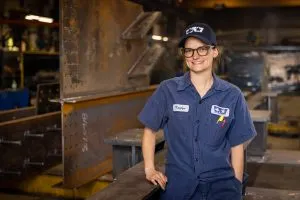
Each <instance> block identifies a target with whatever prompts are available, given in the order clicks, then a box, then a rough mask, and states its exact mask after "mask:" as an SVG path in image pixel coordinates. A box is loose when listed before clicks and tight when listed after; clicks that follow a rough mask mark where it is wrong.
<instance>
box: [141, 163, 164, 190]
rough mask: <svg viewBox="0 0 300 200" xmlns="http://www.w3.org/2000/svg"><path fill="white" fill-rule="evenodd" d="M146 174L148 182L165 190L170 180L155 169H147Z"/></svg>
mask: <svg viewBox="0 0 300 200" xmlns="http://www.w3.org/2000/svg"><path fill="white" fill-rule="evenodd" d="M145 174H146V179H147V180H148V181H150V182H152V183H153V184H154V185H157V184H159V185H160V187H161V188H162V189H163V190H165V188H166V184H167V182H168V178H167V177H166V176H165V175H164V174H163V173H161V172H160V171H157V170H155V169H154V168H146V169H145Z"/></svg>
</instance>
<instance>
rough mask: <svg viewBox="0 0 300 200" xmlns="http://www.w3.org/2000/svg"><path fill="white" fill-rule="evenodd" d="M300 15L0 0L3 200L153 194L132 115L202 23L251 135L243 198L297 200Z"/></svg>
mask: <svg viewBox="0 0 300 200" xmlns="http://www.w3.org/2000/svg"><path fill="white" fill-rule="evenodd" d="M299 19H300V0H273V1H262V0H88V1H82V0H43V1H41V0H1V1H0V199H1V200H14V199H18V200H41V199H46V200H58V199H62V200H65V199H80V200H81V199H87V200H106V199H109V200H115V199H120V200H127V199H128V200H129V199H130V200H140V199H153V200H154V199H158V194H159V188H158V187H156V186H154V185H151V184H150V183H149V182H147V181H146V180H145V177H144V173H143V163H142V153H141V137H142V131H143V129H142V128H143V126H142V125H141V124H140V123H139V122H138V120H137V114H138V113H139V112H140V110H141V109H142V107H143V106H144V104H145V102H146V101H147V98H148V97H149V96H150V95H151V94H152V92H153V91H154V90H155V89H156V87H157V85H158V84H159V83H160V82H161V81H163V80H165V79H169V78H172V77H175V76H181V75H182V74H183V73H184V71H185V67H184V64H183V59H182V56H181V55H180V51H179V50H178V48H177V43H178V40H179V37H180V35H181V34H182V31H183V30H184V28H185V27H186V25H188V24H190V23H192V22H206V23H208V24H210V25H211V26H212V27H213V29H214V30H216V33H217V40H218V48H219V50H220V52H221V56H220V57H219V61H218V64H217V65H216V66H215V73H216V74H218V75H219V76H220V77H221V78H223V79H225V80H228V81H229V82H231V83H233V84H235V85H237V86H238V87H240V88H241V89H242V91H243V93H244V95H245V98H246V100H247V103H248V107H249V109H250V112H251V117H252V119H253V121H254V124H255V128H256V131H257V133H258V135H257V137H256V138H255V139H254V140H253V141H252V143H251V144H250V145H249V147H248V148H247V150H246V151H245V155H246V162H247V165H246V168H245V172H247V173H248V174H249V177H247V178H246V179H245V180H244V182H243V192H244V199H245V200H268V199H270V200H300V92H299V91H300V22H299ZM165 153H166V146H165V142H164V135H163V132H162V131H160V132H159V134H158V136H157V141H156V162H157V163H156V164H157V167H158V168H161V169H162V170H163V165H164V155H165Z"/></svg>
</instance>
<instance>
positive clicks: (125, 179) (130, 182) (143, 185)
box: [87, 150, 166, 200]
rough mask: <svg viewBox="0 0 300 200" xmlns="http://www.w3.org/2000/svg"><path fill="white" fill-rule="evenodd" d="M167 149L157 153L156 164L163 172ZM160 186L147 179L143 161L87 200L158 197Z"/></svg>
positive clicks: (124, 199) (126, 199)
mask: <svg viewBox="0 0 300 200" xmlns="http://www.w3.org/2000/svg"><path fill="white" fill-rule="evenodd" d="M165 155H166V150H163V151H161V152H159V153H157V154H156V156H155V165H156V166H157V167H158V169H160V170H161V171H162V172H163V171H164V164H165ZM158 191H159V186H155V185H153V184H151V183H150V182H148V181H146V178H145V172H144V163H143V162H141V163H139V164H137V165H135V166H134V167H132V168H130V169H128V170H126V171H125V172H124V173H122V174H120V176H118V178H117V180H116V181H114V182H113V183H111V184H110V185H109V186H108V187H106V188H105V189H104V190H102V191H100V192H97V193H96V194H95V195H93V196H91V197H89V198H87V200H112V199H114V200H115V199H120V200H121V199H122V200H141V199H157V197H158ZM155 197H156V198H155Z"/></svg>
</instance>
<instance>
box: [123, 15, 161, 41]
mask: <svg viewBox="0 0 300 200" xmlns="http://www.w3.org/2000/svg"><path fill="white" fill-rule="evenodd" d="M160 17H161V13H160V12H142V13H140V14H139V15H138V17H137V18H136V19H135V20H134V21H133V23H132V24H130V26H129V27H128V28H127V29H126V30H125V31H124V33H122V38H123V39H143V38H144V37H145V36H146V34H147V33H148V31H149V30H150V29H151V28H152V26H153V24H154V23H155V22H156V21H157V20H158V19H159V18H160Z"/></svg>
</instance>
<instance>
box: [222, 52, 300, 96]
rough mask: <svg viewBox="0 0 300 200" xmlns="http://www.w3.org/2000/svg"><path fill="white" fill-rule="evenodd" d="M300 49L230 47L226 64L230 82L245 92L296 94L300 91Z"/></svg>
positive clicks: (226, 55) (225, 53)
mask: <svg viewBox="0 0 300 200" xmlns="http://www.w3.org/2000/svg"><path fill="white" fill-rule="evenodd" d="M299 52H300V48H299V47H296V46H266V47H237V46H236V47H229V48H227V49H225V50H224V56H223V59H224V60H225V61H224V62H223V64H224V65H225V66H226V70H227V75H228V76H227V78H228V80H229V81H230V82H232V83H233V84H235V85H237V86H239V87H240V88H242V89H244V90H251V91H260V90H268V91H279V92H285V91H295V90H298V89H299V88H300V68H299V66H300V61H299V59H298V58H299V56H300V53H299Z"/></svg>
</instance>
